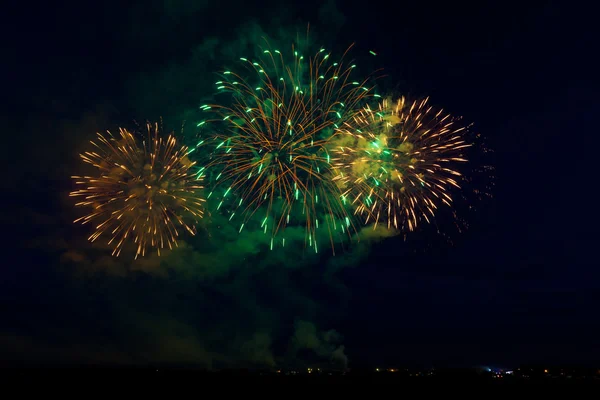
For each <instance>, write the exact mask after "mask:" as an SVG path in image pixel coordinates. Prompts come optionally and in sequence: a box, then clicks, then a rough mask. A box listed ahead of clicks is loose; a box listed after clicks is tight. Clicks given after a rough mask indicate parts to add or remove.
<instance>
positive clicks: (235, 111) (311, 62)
mask: <svg viewBox="0 0 600 400" xmlns="http://www.w3.org/2000/svg"><path fill="white" fill-rule="evenodd" d="M350 47H352V46H350ZM348 50H349V48H348ZM348 50H346V52H347V51H348ZM345 54H346V53H344V56H345ZM342 58H343V57H342ZM241 61H242V63H243V65H244V66H245V75H246V76H249V77H250V78H244V77H243V76H242V75H244V73H235V72H231V71H225V72H224V73H223V76H222V80H220V81H218V82H217V83H216V84H217V87H218V90H219V91H221V92H229V93H231V95H232V98H233V101H232V105H231V106H222V105H213V106H209V105H206V106H203V107H202V109H203V110H209V109H212V110H216V111H217V112H218V115H219V120H220V121H223V122H224V123H225V124H226V126H225V128H224V129H223V130H222V133H220V134H217V135H216V136H215V137H214V138H213V139H214V142H213V143H215V146H216V148H215V152H214V154H213V160H212V162H210V163H209V165H208V166H207V168H210V169H212V171H213V172H212V178H213V180H214V182H215V184H216V185H217V186H216V187H221V188H223V189H222V190H221V193H222V195H218V196H220V197H219V198H218V200H217V201H216V202H217V203H218V204H217V209H220V210H221V211H224V212H228V213H229V214H230V220H231V219H233V218H234V217H236V215H237V217H239V218H241V221H240V232H241V230H242V229H243V228H244V225H245V224H247V223H248V221H249V219H250V218H251V217H252V216H253V215H257V221H261V222H262V224H261V225H260V226H261V228H262V229H263V230H264V233H265V234H269V235H270V236H271V249H272V248H273V244H274V242H275V241H276V242H277V243H279V244H281V245H283V246H285V235H284V234H282V235H281V237H277V238H276V236H277V234H278V233H279V232H283V230H284V228H285V227H286V226H288V225H290V224H293V225H295V226H304V227H305V228H306V236H305V241H306V243H307V244H308V246H311V247H313V248H314V250H315V252H316V251H317V237H316V234H317V230H319V229H321V230H324V231H325V232H327V234H328V236H329V237H330V240H331V243H332V246H333V243H334V242H333V236H334V233H336V232H338V233H339V235H338V236H344V235H347V234H348V231H349V230H350V228H351V225H352V223H351V220H350V218H349V217H348V213H347V207H346V206H345V205H344V201H345V200H344V198H343V197H342V196H341V192H340V190H339V188H338V186H337V185H336V184H335V182H333V181H332V180H331V179H330V178H331V177H332V165H331V156H330V152H329V150H328V148H329V143H330V142H331V141H332V139H333V138H334V136H335V135H336V129H338V128H340V127H342V126H343V125H344V123H348V121H350V120H351V119H352V118H353V117H354V114H355V113H356V112H357V111H358V110H360V109H361V107H362V102H363V101H364V100H365V99H366V98H368V97H372V96H377V95H376V94H373V93H372V92H373V90H372V88H369V87H367V86H366V85H367V82H368V80H361V81H358V80H353V79H351V75H352V70H353V69H354V67H355V65H348V66H347V65H346V64H345V63H343V62H342V61H337V62H336V61H335V60H332V59H331V58H330V55H329V53H327V52H326V51H325V50H324V49H321V50H320V51H319V52H317V53H316V54H315V55H313V56H309V57H308V58H307V59H305V58H304V56H302V55H301V54H300V53H299V52H298V51H297V50H296V49H295V48H294V47H293V46H292V51H291V52H290V53H288V54H284V53H283V52H280V51H279V50H277V49H271V48H268V49H264V50H262V57H259V58H258V59H256V60H249V59H246V58H241ZM250 80H251V81H252V82H256V83H254V84H251V83H250ZM203 123H204V122H201V123H200V124H199V125H202V124H203ZM211 195H213V192H212V191H211V193H210V194H209V196H208V197H210V196H211ZM223 209H225V210H223Z"/></svg>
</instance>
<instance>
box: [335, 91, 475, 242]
mask: <svg viewBox="0 0 600 400" xmlns="http://www.w3.org/2000/svg"><path fill="white" fill-rule="evenodd" d="M467 131H468V130H467V127H464V126H460V125H459V124H458V120H457V119H456V118H453V117H451V116H450V115H448V114H445V113H444V112H443V111H442V110H434V109H433V107H432V106H430V105H428V99H424V100H419V101H413V102H407V101H406V99H405V98H404V97H402V98H400V99H399V100H397V101H396V102H395V103H394V102H392V101H391V99H386V100H384V101H382V102H381V103H380V104H379V106H378V108H377V109H371V108H369V107H365V108H363V109H362V110H361V112H360V113H359V114H358V115H356V116H355V117H354V118H353V121H351V123H349V124H344V126H343V127H342V128H341V129H340V132H341V133H343V134H344V135H343V139H340V141H339V143H338V145H339V146H337V148H336V150H335V157H334V158H335V160H334V161H333V163H334V165H335V169H336V171H337V176H336V178H335V180H336V181H337V183H338V185H339V186H340V188H341V190H342V191H343V194H344V195H346V196H348V198H349V199H350V201H351V203H352V204H353V206H354V208H355V213H356V214H358V215H361V216H362V217H363V221H364V223H365V224H367V223H374V226H375V227H376V226H377V224H378V223H380V222H382V223H385V224H386V225H387V227H388V228H394V229H396V230H400V231H404V232H406V231H413V230H414V229H415V228H416V227H417V225H418V224H419V223H420V222H421V221H426V222H428V223H429V222H431V220H432V218H433V217H434V216H435V215H436V211H437V210H438V209H439V208H440V206H451V204H452V201H453V198H452V192H453V190H454V189H460V182H461V181H462V180H463V175H462V173H461V164H464V163H465V162H467V159H466V156H465V151H466V150H467V149H468V148H469V147H471V146H472V144H471V143H469V142H468V141H467V139H466V135H465V134H466V132H467Z"/></svg>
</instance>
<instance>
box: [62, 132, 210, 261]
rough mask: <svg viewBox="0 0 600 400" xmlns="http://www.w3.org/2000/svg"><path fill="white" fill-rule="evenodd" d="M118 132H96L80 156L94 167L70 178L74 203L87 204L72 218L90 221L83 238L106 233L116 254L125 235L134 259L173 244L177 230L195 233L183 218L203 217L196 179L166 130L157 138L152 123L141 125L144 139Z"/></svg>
mask: <svg viewBox="0 0 600 400" xmlns="http://www.w3.org/2000/svg"><path fill="white" fill-rule="evenodd" d="M119 134H120V135H119V136H117V137H115V136H113V134H111V133H110V132H108V135H107V136H103V135H102V134H100V133H98V140H99V143H95V142H93V141H92V142H91V143H92V145H93V146H94V147H95V148H96V151H91V152H85V153H84V154H81V158H82V160H83V161H84V162H86V163H89V164H91V165H93V166H94V167H96V168H97V169H98V175H97V176H73V177H72V178H74V179H75V180H76V181H75V183H76V184H77V185H82V186H83V188H82V189H79V190H76V191H73V192H72V193H71V196H77V197H79V196H82V197H84V200H83V201H81V202H79V203H77V204H76V206H81V207H91V208H92V210H91V212H90V213H89V214H88V215H85V216H83V217H81V218H78V219H76V220H75V221H74V222H82V223H83V224H86V223H88V222H96V221H97V222H96V223H97V225H96V227H95V228H96V230H95V231H94V233H92V235H91V236H90V237H89V240H90V241H92V242H93V241H95V240H96V239H98V238H99V237H100V236H101V235H103V234H107V235H109V236H110V240H109V241H108V244H109V245H110V246H112V247H113V248H114V249H113V253H112V254H113V255H116V256H118V255H119V254H120V252H121V250H122V248H123V245H124V244H125V243H126V242H127V240H128V239H133V241H134V242H135V243H136V245H137V251H136V254H135V258H136V259H137V257H138V256H139V255H142V256H144V255H145V253H146V249H147V248H148V247H153V248H156V249H157V251H158V254H159V255H160V249H162V248H164V247H165V245H166V246H168V247H169V248H172V247H173V245H177V240H176V239H177V237H178V236H179V229H180V228H184V229H186V230H187V231H188V232H189V233H191V234H192V235H194V234H195V232H196V231H195V228H194V226H193V225H189V224H188V223H186V222H185V220H186V219H187V218H191V219H193V220H195V221H198V219H199V218H201V217H202V215H203V202H204V199H202V198H201V197H200V191H201V189H202V186H201V185H200V180H199V179H201V178H199V177H198V174H197V173H196V172H193V167H194V164H195V163H193V162H190V161H189V159H188V158H187V154H188V153H189V151H188V148H187V147H185V146H178V145H177V143H176V140H175V137H174V136H173V135H172V134H170V135H169V136H168V137H167V138H166V139H165V138H162V137H160V136H159V128H158V124H155V125H154V126H152V125H151V124H147V137H146V138H145V139H144V140H141V145H140V144H139V140H136V138H135V137H134V135H133V134H132V133H130V132H129V131H127V130H126V129H122V128H120V129H119Z"/></svg>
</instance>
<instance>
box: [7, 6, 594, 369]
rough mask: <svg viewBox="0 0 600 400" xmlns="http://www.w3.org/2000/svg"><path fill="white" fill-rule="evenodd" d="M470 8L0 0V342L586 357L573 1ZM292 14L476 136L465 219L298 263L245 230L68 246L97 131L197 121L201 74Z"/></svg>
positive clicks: (577, 34)
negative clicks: (489, 178)
mask: <svg viewBox="0 0 600 400" xmlns="http://www.w3.org/2000/svg"><path fill="white" fill-rule="evenodd" d="M468 3H469V5H467V2H465V3H464V5H461V4H458V3H454V2H445V4H444V5H442V6H439V5H436V4H434V3H431V4H427V3H425V2H417V1H413V2H402V1H396V2H393V3H392V2H390V3H389V4H387V3H386V2H377V3H371V5H370V6H369V3H365V2H364V1H363V2H354V1H348V2H347V1H333V0H329V1H326V2H316V1H302V2H298V3H297V4H295V5H294V4H293V3H291V2H274V1H265V2H258V1H243V2H237V1H233V2H218V1H216V2H215V1H212V2H204V1H197V2H194V1H184V0H181V1H159V0H151V1H144V2H142V1H138V2H127V5H126V4H125V3H123V2H113V1H106V2H98V3H97V4H91V3H90V4H87V3H86V2H77V3H73V4H67V3H62V2H59V3H58V4H52V5H51V6H50V5H47V6H35V10H31V9H26V8H24V9H13V10H10V11H9V13H8V16H7V17H6V21H5V24H4V25H5V27H6V29H7V31H6V33H5V34H4V35H3V37H4V38H5V41H6V42H7V44H8V48H7V49H5V50H4V51H3V53H4V59H5V61H4V63H3V64H4V66H5V67H8V71H7V72H4V73H3V77H4V78H5V83H4V84H3V86H4V88H5V89H4V92H5V94H6V95H7V96H6V100H7V104H6V105H5V106H4V112H3V113H2V114H3V116H2V119H3V122H4V123H3V124H2V126H3V128H4V134H3V136H2V138H3V139H4V144H3V146H2V150H3V155H2V160H3V162H6V166H4V167H3V169H4V171H5V174H3V185H2V186H3V193H4V195H3V202H2V203H3V205H4V207H2V209H3V212H2V213H1V219H2V226H3V239H4V240H3V242H4V245H5V246H6V249H5V250H4V255H5V262H4V263H2V264H3V267H2V272H1V274H0V310H1V312H0V360H2V361H3V362H7V363H10V362H13V361H14V362H24V363H26V364H30V363H48V364H64V363H66V364H72V363H76V364H81V363H84V364H97V363H102V364H119V365H121V364H123V365H132V364H135V365H148V364H152V365H162V364H165V365H193V366H200V367H208V368H226V367H275V366H278V367H282V366H284V367H287V366H293V367H296V366H300V367H302V366H306V365H316V364H319V365H334V366H342V367H343V366H347V367H351V368H352V367H358V366H368V367H371V366H377V365H389V366H394V365H404V364H420V365H439V366H446V365H450V366H452V365H460V366H472V365H482V364H483V365H499V366H513V365H515V364H519V363H528V362H550V363H559V362H560V363H563V362H564V363H593V362H595V361H597V360H599V359H600V345H598V343H599V342H598V340H597V338H598V337H599V335H600V322H599V321H598V310H599V309H600V272H598V271H599V270H598V269H597V266H598V265H597V264H598V263H597V261H596V260H597V252H596V246H597V242H598V239H599V235H598V230H597V227H598V221H597V213H596V212H595V207H596V204H595V203H596V194H595V192H596V186H597V185H596V183H595V176H596V175H597V174H596V169H597V167H596V165H595V164H596V163H595V156H596V151H595V148H596V145H597V144H598V137H597V124H596V123H595V122H593V118H594V117H597V116H598V115H600V114H599V111H600V110H599V103H598V97H597V95H596V94H597V93H598V85H597V82H596V80H595V77H594V78H592V77H593V76H594V75H595V74H596V73H597V68H596V67H594V58H595V57H596V55H595V49H596V48H597V38H598V33H597V32H596V27H595V25H596V23H595V21H592V20H591V14H593V13H592V12H590V10H586V9H585V8H583V7H582V8H577V7H574V6H573V4H571V3H570V4H571V7H568V6H567V5H565V4H561V2H552V1H546V2H539V3H536V4H532V5H527V6H524V5H523V4H521V3H514V4H511V3H509V2H502V3H497V4H495V5H488V4H483V3H487V2H480V3H481V4H475V3H473V2H468ZM472 3H473V4H472ZM129 4H131V5H129ZM32 7H33V6H32ZM38 7H47V8H38ZM309 23H310V31H311V35H314V37H315V38H316V39H315V41H316V43H319V44H320V43H323V44H324V45H326V46H327V47H328V48H332V49H334V50H336V51H338V52H342V51H343V50H344V49H345V48H346V47H347V46H348V45H350V44H351V43H356V45H355V46H356V52H357V54H359V55H358V56H356V57H357V58H360V60H361V61H363V62H362V64H361V66H360V68H363V69H364V71H367V70H368V69H374V68H384V72H385V74H386V75H387V76H386V77H385V85H386V87H387V88H388V89H393V90H396V91H398V92H402V93H407V94H410V95H414V96H430V98H431V99H432V101H435V103H436V104H440V105H442V106H443V107H444V108H445V109H447V110H449V111H450V112H452V113H453V114H458V115H462V116H463V118H464V119H465V120H466V121H470V122H473V123H474V124H475V125H474V126H475V129H476V130H477V131H478V132H480V133H481V134H482V135H483V136H484V137H485V138H486V140H487V143H488V146H489V147H490V148H491V149H493V151H494V152H493V153H492V154H491V155H490V157H491V160H490V161H491V163H492V164H493V165H494V167H495V187H494V189H493V193H492V194H493V198H492V199H488V200H485V201H481V202H478V203H477V204H476V205H477V209H476V210H475V211H474V212H472V213H470V214H469V215H468V216H465V217H466V218H467V219H468V221H469V225H470V227H469V229H468V230H467V231H466V232H465V233H463V234H457V233H451V234H450V236H451V239H452V244H450V243H448V240H446V239H445V238H443V237H441V236H440V235H438V234H436V233H435V229H427V228H425V229H423V230H422V231H420V232H417V233H415V234H414V235H412V236H409V237H408V239H407V240H406V241H404V240H403V238H402V237H391V238H381V237H379V238H377V240H372V241H365V242H361V244H360V245H357V246H356V247H355V248H353V250H352V251H350V252H349V253H348V254H346V255H342V256H339V257H338V256H336V257H334V258H331V257H329V256H328V255H326V254H323V255H322V256H320V257H319V258H314V257H313V258H311V259H304V258H302V257H301V256H300V255H298V254H299V253H295V252H294V251H293V250H289V251H288V252H285V253H284V252H283V251H279V252H277V251H275V252H268V251H265V248H264V246H262V245H260V243H258V242H257V241H256V240H255V239H254V238H253V237H252V236H240V238H239V239H236V241H235V242H231V243H230V244H229V245H228V246H229V247H227V246H223V247H222V248H220V249H215V248H214V247H211V246H209V245H205V244H203V243H202V239H201V238H193V239H192V238H189V237H186V238H184V239H183V244H182V249H180V250H178V252H177V253H176V254H172V255H170V256H167V257H165V258H160V259H159V258H157V257H153V256H150V257H145V258H143V259H142V260H138V261H136V262H132V261H130V260H129V259H127V258H123V257H120V258H118V259H116V258H114V257H111V256H110V250H109V249H107V248H106V247H102V246H101V245H91V244H90V243H89V242H87V237H88V236H89V233H90V232H89V230H88V229H87V227H86V226H83V227H82V226H80V225H74V224H73V223H72V221H73V220H74V219H75V218H77V217H78V216H80V215H81V214H80V213H79V212H78V211H77V210H75V209H74V207H73V203H74V202H73V199H72V198H69V196H68V193H69V192H70V191H71V190H73V184H72V182H71V179H70V176H71V175H77V174H79V173H80V171H81V169H82V163H81V162H80V159H79V153H80V152H82V151H85V150H87V149H88V148H87V146H88V144H89V140H90V139H92V138H93V137H94V135H95V133H96V132H100V131H105V130H107V129H110V130H114V129H116V128H117V127H119V126H124V125H127V124H129V125H131V124H132V122H133V121H134V120H135V121H138V122H144V121H146V120H150V121H156V120H157V119H158V118H161V117H162V118H163V120H164V122H165V125H166V126H168V128H169V129H170V130H174V131H176V132H178V131H180V128H181V125H182V123H183V122H184V121H185V122H186V124H190V126H193V125H194V124H192V121H195V118H197V110H198V106H199V105H200V104H203V102H205V101H206V100H207V99H208V98H209V97H210V96H211V95H212V94H213V91H214V87H213V85H214V81H215V79H214V76H215V75H214V74H215V72H216V71H217V70H220V69H222V68H223V67H224V66H226V65H227V63H228V62H229V60H232V59H234V58H235V57H240V52H243V51H244V50H245V49H247V48H248V47H249V46H250V47H251V46H253V45H254V43H255V42H256V41H257V40H260V37H261V35H263V34H264V35H268V36H269V37H272V38H276V39H279V40H281V41H282V42H284V43H287V41H289V40H292V39H293V38H294V35H295V34H296V33H297V32H298V31H299V32H301V33H305V31H306V26H307V25H308V24H309ZM288 39H289V40H288ZM369 50H374V51H376V52H377V57H370V56H368V51H369ZM365 54H366V55H365ZM5 71H6V70H5ZM362 71H363V70H361V72H362ZM6 89H8V90H6ZM442 220H443V218H442ZM211 224H213V225H212V227H213V229H217V230H226V229H227V228H226V227H225V226H221V225H225V224H221V223H220V221H219V220H218V219H216V220H215V221H214V222H211ZM215 227H216V228H215ZM450 231H451V230H450ZM203 246H204V247H203Z"/></svg>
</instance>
